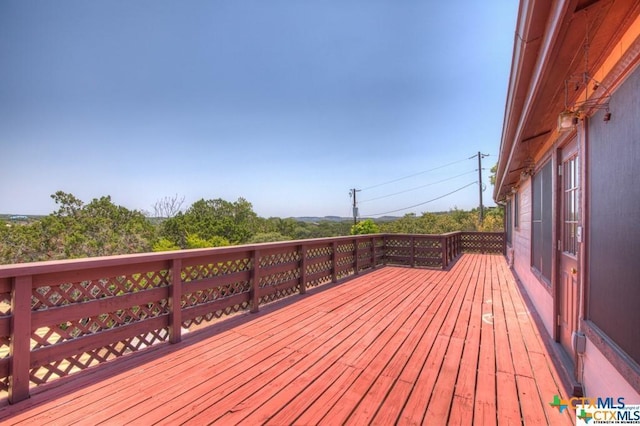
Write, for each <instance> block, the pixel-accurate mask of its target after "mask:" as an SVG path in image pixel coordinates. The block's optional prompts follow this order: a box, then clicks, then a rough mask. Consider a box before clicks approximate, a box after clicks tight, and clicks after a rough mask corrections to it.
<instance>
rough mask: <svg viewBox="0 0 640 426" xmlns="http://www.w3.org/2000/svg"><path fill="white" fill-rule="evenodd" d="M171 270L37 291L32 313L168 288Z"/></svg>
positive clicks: (69, 283)
mask: <svg viewBox="0 0 640 426" xmlns="http://www.w3.org/2000/svg"><path fill="white" fill-rule="evenodd" d="M169 274H170V271H169V270H161V271H150V272H144V273H138V274H131V275H119V276H115V277H108V278H100V279H96V280H84V281H80V282H67V283H61V284H57V285H48V286H40V287H36V288H34V289H33V293H32V297H31V310H33V311H38V310H43V309H49V308H53V307H59V306H67V305H70V304H74V303H81V302H88V301H91V300H96V299H101V298H104V297H112V296H119V295H122V294H126V293H134V292H137V291H140V290H146V289H151V288H156V287H164V286H168V285H169V283H170V281H169Z"/></svg>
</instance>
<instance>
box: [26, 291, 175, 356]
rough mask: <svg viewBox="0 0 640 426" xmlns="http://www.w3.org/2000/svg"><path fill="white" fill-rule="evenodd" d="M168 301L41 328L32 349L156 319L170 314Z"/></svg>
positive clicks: (35, 334)
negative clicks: (148, 319)
mask: <svg viewBox="0 0 640 426" xmlns="http://www.w3.org/2000/svg"><path fill="white" fill-rule="evenodd" d="M168 305H169V304H168V301H167V299H162V300H158V301H155V302H149V303H145V304H140V305H136V306H132V307H130V308H127V309H119V310H117V311H114V312H108V313H103V314H100V315H97V316H94V317H87V318H80V319H78V320H72V321H67V322H65V323H63V324H55V325H49V326H46V327H40V328H38V329H37V330H35V331H34V333H33V334H32V335H31V349H32V350H34V349H40V348H43V347H47V346H51V345H55V344H58V343H62V342H66V341H69V340H73V339H77V338H79V337H82V336H86V335H89V334H95V333H99V332H101V331H105V330H111V329H113V328H116V327H120V326H123V325H126V324H131V323H135V322H138V321H141V320H144V319H147V318H155V317H157V316H160V315H164V314H168V313H169V306H168Z"/></svg>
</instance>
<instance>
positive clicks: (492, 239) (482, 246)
mask: <svg viewBox="0 0 640 426" xmlns="http://www.w3.org/2000/svg"><path fill="white" fill-rule="evenodd" d="M460 239H461V244H462V250H463V251H464V252H467V253H471V252H481V253H497V254H500V253H502V252H503V250H504V233H502V232H496V233H463V234H462V235H461V237H460Z"/></svg>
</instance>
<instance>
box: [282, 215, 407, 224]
mask: <svg viewBox="0 0 640 426" xmlns="http://www.w3.org/2000/svg"><path fill="white" fill-rule="evenodd" d="M293 219H295V220H298V221H300V222H309V223H317V222H351V221H353V217H342V216H322V217H320V216H301V217H294V218H293ZM365 219H369V218H367V217H361V218H359V220H365ZM370 219H372V220H374V221H375V222H389V221H392V220H396V219H399V217H398V216H382V217H373V218H370Z"/></svg>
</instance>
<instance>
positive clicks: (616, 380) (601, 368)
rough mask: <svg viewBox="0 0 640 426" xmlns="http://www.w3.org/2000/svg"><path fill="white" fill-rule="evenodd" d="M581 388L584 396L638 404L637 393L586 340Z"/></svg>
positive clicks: (639, 402)
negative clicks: (616, 399)
mask: <svg viewBox="0 0 640 426" xmlns="http://www.w3.org/2000/svg"><path fill="white" fill-rule="evenodd" d="M583 362H584V372H583V382H582V384H583V386H584V392H585V395H587V396H590V397H593V396H595V397H598V396H601V397H607V396H612V397H616V398H617V397H623V398H624V401H625V404H640V393H638V392H637V391H636V390H635V389H634V388H633V387H632V386H631V385H630V384H629V383H628V382H627V379H626V378H625V377H624V376H623V375H621V374H620V373H619V372H618V370H616V369H615V368H614V366H613V365H612V364H611V361H610V360H609V359H607V358H606V357H605V356H604V355H603V353H602V352H600V350H598V348H597V347H596V346H595V345H594V343H593V342H592V341H591V340H590V339H587V349H586V352H585V354H584V355H583Z"/></svg>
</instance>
